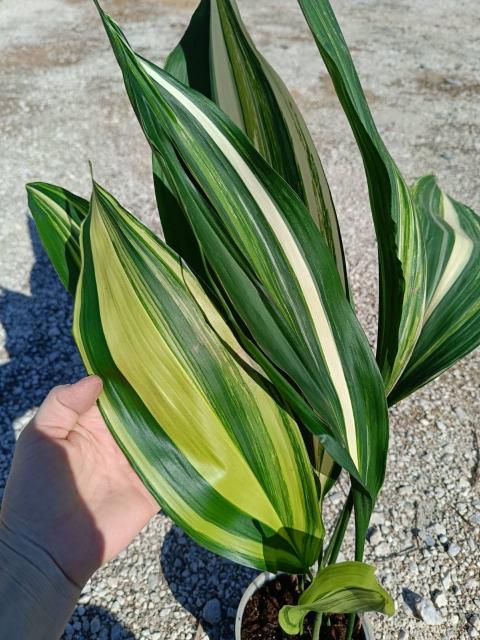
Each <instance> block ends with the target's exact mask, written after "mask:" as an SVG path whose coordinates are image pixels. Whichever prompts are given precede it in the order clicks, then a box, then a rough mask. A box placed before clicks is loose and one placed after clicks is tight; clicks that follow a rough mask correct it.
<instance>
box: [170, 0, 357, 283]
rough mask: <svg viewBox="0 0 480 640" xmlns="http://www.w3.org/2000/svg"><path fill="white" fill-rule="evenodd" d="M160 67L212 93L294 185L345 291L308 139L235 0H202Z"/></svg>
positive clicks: (325, 193) (338, 248) (334, 228)
mask: <svg viewBox="0 0 480 640" xmlns="http://www.w3.org/2000/svg"><path fill="white" fill-rule="evenodd" d="M165 70H166V71H168V72H169V73H171V74H172V75H173V76H174V77H176V78H177V79H178V80H180V81H181V82H182V83H183V84H186V85H188V86H190V87H192V88H193V89H195V90H196V91H199V92H201V93H203V95H205V96H206V97H207V98H210V99H211V100H213V101H214V102H215V103H216V104H217V105H218V106H219V107H220V108H221V109H222V111H224V112H225V113H226V114H227V115H228V116H229V117H230V118H231V119H232V120H233V122H235V124H236V125H237V126H238V127H239V128H240V129H241V130H242V131H243V132H244V133H245V134H246V135H247V136H248V138H249V139H250V141H251V142H252V144H253V145H254V147H255V148H256V149H257V150H258V151H259V152H260V154H261V155H262V156H263V157H264V158H265V159H266V160H267V162H268V163H269V164H270V165H271V166H272V167H273V168H274V169H275V170H276V171H277V172H278V173H279V174H280V175H281V176H282V177H283V178H284V179H285V180H286V181H287V182H288V184H289V185H290V186H291V187H292V188H293V189H294V190H295V191H296V193H297V194H298V195H299V197H300V198H301V199H302V200H303V202H304V203H305V204H306V206H307V208H308V210H309V211H310V214H311V216H312V218H313V219H314V221H315V223H316V224H317V226H318V227H319V229H320V230H321V232H322V235H323V236H324V238H325V239H326V241H327V244H328V246H329V247H330V250H331V251H332V255H333V256H334V258H335V261H336V264H337V268H338V271H339V273H340V277H341V279H342V282H343V285H344V288H345V290H346V291H347V290H348V283H347V275H346V266H345V260H344V255H343V248H342V241H341V237H340V232H339V228H338V221H337V218H336V213H335V208H334V205H333V201H332V197H331V193H330V189H329V186H328V183H327V180H326V177H325V173H324V171H323V167H322V165H321V162H320V159H319V157H318V153H317V151H316V149H315V145H314V143H313V140H312V138H311V136H310V133H309V131H308V129H307V127H306V124H305V122H304V120H303V117H302V115H301V114H300V111H299V110H298V107H297V105H296V104H295V101H294V100H293V98H292V96H291V95H290V93H289V91H288V89H287V88H286V86H285V84H284V83H283V81H282V80H281V78H280V76H279V75H278V74H277V73H276V72H275V70H274V69H273V68H272V67H271V65H270V64H269V63H268V62H267V61H266V60H265V58H264V57H263V56H262V55H261V54H260V52H259V51H258V50H257V48H256V47H255V44H254V43H253V41H252V39H251V37H250V35H249V33H248V31H247V29H246V27H245V24H244V23H243V21H242V19H241V16H240V13H239V11H238V7H237V4H236V2H235V0H201V2H200V4H199V6H198V7H197V9H196V11H195V13H194V15H193V17H192V20H191V22H190V25H189V27H188V29H187V31H186V32H185V34H184V36H183V37H182V39H181V41H180V43H179V44H178V45H177V47H176V48H175V49H174V50H173V52H172V53H171V54H170V56H169V57H168V58H167V61H166V64H165ZM160 212H161V213H162V210H161V208H160ZM167 226H168V227H169V229H170V228H171V227H170V224H169V221H167ZM174 232H175V231H174V230H173V234H174ZM173 234H172V235H173Z"/></svg>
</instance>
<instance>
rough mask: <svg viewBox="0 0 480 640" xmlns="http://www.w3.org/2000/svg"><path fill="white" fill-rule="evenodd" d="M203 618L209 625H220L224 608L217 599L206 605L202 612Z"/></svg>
mask: <svg viewBox="0 0 480 640" xmlns="http://www.w3.org/2000/svg"><path fill="white" fill-rule="evenodd" d="M202 618H203V619H204V620H205V622H207V623H208V624H218V623H219V622H220V620H221V619H222V608H221V606H220V601H219V600H218V599H217V598H212V599H211V600H209V601H208V602H206V603H205V606H204V607H203V611H202Z"/></svg>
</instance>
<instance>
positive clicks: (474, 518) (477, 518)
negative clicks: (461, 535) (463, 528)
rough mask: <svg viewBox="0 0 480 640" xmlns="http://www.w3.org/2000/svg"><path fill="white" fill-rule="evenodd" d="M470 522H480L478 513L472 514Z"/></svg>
mask: <svg viewBox="0 0 480 640" xmlns="http://www.w3.org/2000/svg"><path fill="white" fill-rule="evenodd" d="M470 522H471V523H472V524H480V513H474V514H473V516H472V517H471V518H470Z"/></svg>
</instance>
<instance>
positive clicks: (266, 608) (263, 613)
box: [242, 575, 365, 640]
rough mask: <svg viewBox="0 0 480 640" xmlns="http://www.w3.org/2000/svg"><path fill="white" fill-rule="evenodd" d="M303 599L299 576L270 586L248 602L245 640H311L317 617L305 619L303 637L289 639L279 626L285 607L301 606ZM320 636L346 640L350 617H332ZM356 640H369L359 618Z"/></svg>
mask: <svg viewBox="0 0 480 640" xmlns="http://www.w3.org/2000/svg"><path fill="white" fill-rule="evenodd" d="M299 595H300V589H299V587H298V579H297V577H296V576H287V575H284V576H279V577H278V578H276V579H275V580H272V581H271V582H267V584H265V585H264V586H263V587H262V588H261V589H259V590H258V591H256V592H255V593H254V595H253V596H252V597H251V598H250V600H249V601H248V602H247V606H246V607H245V611H244V614H243V622H242V640H311V638H312V631H313V623H314V622H315V615H314V614H310V615H309V616H307V617H306V618H305V623H304V627H303V634H302V635H297V636H289V635H287V634H286V633H285V632H284V631H282V629H281V628H280V626H279V624H278V612H279V611H280V609H281V608H282V607H283V605H285V604H297V602H298V598H299ZM329 618H330V626H327V624H326V620H325V621H324V623H323V625H322V629H321V632H320V639H321V640H345V635H346V622H347V616H345V615H333V616H330V617H329ZM353 640H365V635H364V633H363V630H362V628H361V623H360V621H359V620H358V618H357V621H356V625H355V631H354V633H353Z"/></svg>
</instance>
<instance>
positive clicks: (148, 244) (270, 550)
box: [74, 185, 323, 572]
mask: <svg viewBox="0 0 480 640" xmlns="http://www.w3.org/2000/svg"><path fill="white" fill-rule="evenodd" d="M81 238H82V243H81V250H82V270H81V275H80V280H79V285H78V289H77V295H76V298H75V312H74V336H75V339H76V342H77V345H78V347H79V350H80V353H81V355H82V358H83V361H84V363H85V365H86V367H87V370H88V371H89V372H94V373H96V374H98V375H100V376H101V377H102V379H103V380H104V392H103V393H102V394H101V396H100V399H99V407H100V410H101V412H102V414H103V416H104V418H105V420H106V422H107V424H108V426H109V428H110V430H111V431H112V433H113V435H114V437H115V438H116V440H117V442H118V443H119V445H120V446H121V448H122V449H123V451H124V452H125V454H126V455H127V457H128V458H129V460H130V462H131V463H132V465H133V467H134V468H135V469H136V471H137V473H138V474H139V475H140V477H141V478H142V479H143V481H144V482H145V484H146V486H147V487H148V488H149V489H150V491H151V492H152V494H153V495H154V496H155V497H156V498H157V499H158V501H159V503H160V504H161V505H162V508H163V509H164V510H165V511H166V512H167V513H168V514H169V515H170V516H171V517H172V518H173V519H174V520H175V521H176V522H177V523H178V524H179V525H181V526H182V527H183V528H184V530H185V531H186V532H187V533H188V534H189V535H191V536H192V538H194V539H195V540H196V541H197V542H199V543H200V544H203V545H204V546H206V547H207V548H209V549H211V550H212V551H215V552H216V553H219V554H220V555H223V556H225V557H227V558H230V559H232V560H235V561H236V562H240V563H243V564H247V565H250V566H253V567H256V568H258V569H268V570H270V571H287V572H305V571H306V569H307V568H308V567H309V566H310V565H311V564H312V563H313V562H314V561H315V559H316V557H317V556H318V553H319V551H320V545H321V539H322V537H323V527H322V523H321V516H320V511H319V507H318V496H317V492H316V488H315V483H314V478H313V474H312V470H311V466H310V463H309V460H308V456H307V453H306V450H305V447H304V444H303V441H302V438H301V435H300V432H299V429H298V426H297V425H296V424H295V422H294V421H293V420H292V418H291V417H290V416H289V415H288V414H287V413H286V412H285V411H284V410H283V409H282V408H281V406H280V405H279V404H278V403H277V402H276V401H275V400H274V398H273V397H272V390H271V389H265V388H264V380H265V379H264V378H263V377H261V376H258V375H257V374H256V372H255V368H254V367H252V366H251V363H250V361H249V358H248V356H247V355H246V354H245V353H244V352H243V350H242V349H241V348H240V346H239V345H238V343H237V342H236V340H235V338H234V337H233V335H232V334H231V332H230V330H229V329H228V327H227V326H226V325H225V323H224V321H223V320H222V318H221V316H220V315H219V314H218V312H217V311H216V310H215V308H214V307H213V305H212V304H211V302H210V301H209V299H208V298H207V297H206V295H205V294H204V293H203V291H202V289H201V287H200V285H199V283H198V281H197V280H196V278H195V276H194V275H193V274H192V272H190V271H189V270H188V268H187V267H186V266H185V265H184V263H182V261H181V259H180V258H179V257H178V256H177V254H175V253H174V252H173V251H172V250H171V249H170V248H168V247H167V246H166V245H165V244H164V243H163V242H161V241H160V240H159V239H157V238H156V237H155V236H154V235H153V234H152V233H151V232H150V231H149V230H147V229H146V228H145V227H144V226H143V225H141V223H140V222H138V220H136V219H135V218H133V217H132V216H131V215H130V214H129V213H127V212H126V211H125V210H124V209H122V208H121V207H120V205H119V204H118V202H116V201H115V200H114V199H113V197H112V196H111V195H109V194H108V193H107V192H106V191H104V190H103V189H102V188H101V187H99V186H98V185H95V186H94V193H93V196H92V201H91V215H90V216H89V217H88V218H87V220H86V222H85V223H84V225H83V227H82V236H81ZM193 296H195V297H193Z"/></svg>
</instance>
